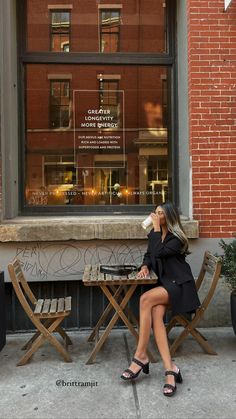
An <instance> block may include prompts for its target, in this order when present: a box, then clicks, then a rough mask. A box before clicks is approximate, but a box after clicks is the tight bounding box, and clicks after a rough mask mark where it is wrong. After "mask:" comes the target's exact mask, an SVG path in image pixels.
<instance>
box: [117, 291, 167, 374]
mask: <svg viewBox="0 0 236 419" xmlns="http://www.w3.org/2000/svg"><path fill="white" fill-rule="evenodd" d="M168 303H169V295H168V292H167V291H166V290H165V288H163V287H157V288H153V289H151V290H150V291H147V292H145V293H144V294H142V296H141V298H140V305H139V313H140V326H139V340H138V345H137V349H136V352H135V355H134V357H135V358H137V359H138V360H139V361H141V362H143V363H144V364H146V363H147V362H148V361H149V359H148V356H147V345H148V342H149V338H150V332H151V325H152V307H154V306H155V305H157V304H168ZM140 368H141V367H140V366H139V365H137V364H136V363H134V362H132V363H131V364H130V366H129V369H131V371H133V372H134V373H136V372H138V371H139V370H140ZM123 375H124V376H126V377H129V373H128V372H124V373H123Z"/></svg>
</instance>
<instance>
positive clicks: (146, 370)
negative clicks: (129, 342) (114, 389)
mask: <svg viewBox="0 0 236 419" xmlns="http://www.w3.org/2000/svg"><path fill="white" fill-rule="evenodd" d="M132 361H133V362H135V363H136V364H137V365H139V366H140V367H141V368H140V370H139V371H138V372H136V373H134V372H133V371H132V370H131V369H129V368H127V369H126V370H124V372H128V373H129V377H125V375H123V374H124V372H123V374H122V375H121V376H120V378H122V379H123V380H133V379H134V378H137V377H138V375H139V373H140V371H142V370H143V372H144V374H149V362H147V363H146V364H143V363H142V362H141V361H139V360H138V359H136V358H133V359H132Z"/></svg>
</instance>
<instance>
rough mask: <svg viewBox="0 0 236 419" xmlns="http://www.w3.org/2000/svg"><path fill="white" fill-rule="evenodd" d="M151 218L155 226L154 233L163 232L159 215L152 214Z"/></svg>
mask: <svg viewBox="0 0 236 419" xmlns="http://www.w3.org/2000/svg"><path fill="white" fill-rule="evenodd" d="M151 217H152V224H153V228H154V231H161V227H160V217H159V215H158V214H155V213H154V212H152V213H151Z"/></svg>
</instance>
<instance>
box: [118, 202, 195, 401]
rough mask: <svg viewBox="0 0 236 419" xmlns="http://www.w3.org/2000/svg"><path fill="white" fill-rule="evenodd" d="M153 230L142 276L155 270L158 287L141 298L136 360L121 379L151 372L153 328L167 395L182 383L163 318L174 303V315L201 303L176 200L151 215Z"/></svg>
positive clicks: (140, 273) (190, 310)
mask: <svg viewBox="0 0 236 419" xmlns="http://www.w3.org/2000/svg"><path fill="white" fill-rule="evenodd" d="M151 218H152V223H153V229H152V230H151V231H150V233H149V234H148V249H147V252H146V253H145V255H144V259H143V263H142V265H141V269H140V271H139V273H138V276H139V277H140V278H142V277H145V276H147V275H149V272H150V270H151V269H152V270H153V271H154V272H155V273H156V274H157V276H158V281H157V286H156V287H155V288H152V289H151V290H149V291H147V292H145V293H144V294H142V296H141V298H140V328H139V341H138V345H137V349H136V352H135V355H134V358H133V359H132V363H131V365H130V367H129V368H128V369H126V370H125V371H124V372H123V374H122V375H121V378H123V379H124V380H132V379H134V378H136V377H137V376H138V375H139V373H140V371H141V370H143V372H144V373H145V374H148V373H149V359H148V356H147V352H146V350H147V345H148V341H149V338H150V331H151V327H152V328H153V332H154V336H155V340H156V343H157V346H158V349H159V352H160V355H161V358H162V361H163V364H164V368H165V376H166V384H165V385H164V388H163V394H164V395H165V396H168V397H170V396H172V395H173V394H174V393H175V391H176V382H179V383H181V382H182V376H181V373H180V369H179V368H178V367H177V366H176V365H175V364H174V363H173V362H172V360H171V355H170V350H169V346H168V339H167V334H166V328H165V325H164V322H163V317H164V314H165V311H166V308H167V306H168V305H169V304H171V308H172V314H173V315H176V314H179V313H194V312H195V311H196V309H197V308H198V307H199V306H200V301H199V298H198V295H197V290H196V285H195V281H194V277H193V275H192V272H191V268H190V266H189V264H188V263H187V262H186V261H185V256H186V255H187V254H189V253H190V252H189V251H188V239H187V237H186V235H185V233H184V231H183V227H182V225H181V222H180V217H179V213H178V211H177V209H176V208H175V207H174V206H173V204H172V203H170V202H166V203H163V204H162V205H159V206H158V207H157V208H156V210H155V213H152V214H151Z"/></svg>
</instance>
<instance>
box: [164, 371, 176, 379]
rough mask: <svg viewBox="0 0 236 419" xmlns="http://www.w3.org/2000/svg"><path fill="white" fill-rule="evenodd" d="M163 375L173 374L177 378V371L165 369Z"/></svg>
mask: <svg viewBox="0 0 236 419" xmlns="http://www.w3.org/2000/svg"><path fill="white" fill-rule="evenodd" d="M165 375H174V377H175V378H177V377H178V372H175V371H168V370H167V371H166V372H165Z"/></svg>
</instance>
